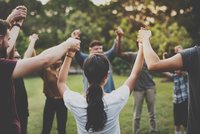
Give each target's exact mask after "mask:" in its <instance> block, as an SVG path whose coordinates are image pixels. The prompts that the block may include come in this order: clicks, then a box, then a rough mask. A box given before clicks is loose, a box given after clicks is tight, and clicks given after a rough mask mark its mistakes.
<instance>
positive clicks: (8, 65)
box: [0, 59, 17, 77]
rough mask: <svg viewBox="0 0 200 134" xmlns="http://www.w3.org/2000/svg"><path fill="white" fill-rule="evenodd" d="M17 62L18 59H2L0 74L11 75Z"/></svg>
mask: <svg viewBox="0 0 200 134" xmlns="http://www.w3.org/2000/svg"><path fill="white" fill-rule="evenodd" d="M16 64H17V61H13V60H6V59H3V60H0V74H1V75H2V76H8V77H11V76H12V73H13V71H14V69H15V66H16Z"/></svg>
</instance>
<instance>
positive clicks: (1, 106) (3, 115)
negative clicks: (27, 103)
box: [0, 59, 20, 133]
mask: <svg viewBox="0 0 200 134" xmlns="http://www.w3.org/2000/svg"><path fill="white" fill-rule="evenodd" d="M15 66H16V61H12V60H6V59H0V85H1V86H0V133H1V132H2V131H1V130H2V129H5V128H6V127H7V126H10V125H11V124H13V125H16V126H17V127H20V123H19V119H18V116H17V112H16V104H15V89H14V86H13V80H12V72H13V70H14V68H15ZM4 133H5V132H4Z"/></svg>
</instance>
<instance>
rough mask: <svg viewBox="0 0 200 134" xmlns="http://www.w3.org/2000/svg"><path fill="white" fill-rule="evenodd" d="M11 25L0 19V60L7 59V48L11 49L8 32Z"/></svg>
mask: <svg viewBox="0 0 200 134" xmlns="http://www.w3.org/2000/svg"><path fill="white" fill-rule="evenodd" d="M8 28H9V24H8V23H7V22H6V21H5V20H1V19H0V58H6V57H7V48H8V47H9V43H8V41H9V39H10V37H9V36H10V35H9V32H8Z"/></svg>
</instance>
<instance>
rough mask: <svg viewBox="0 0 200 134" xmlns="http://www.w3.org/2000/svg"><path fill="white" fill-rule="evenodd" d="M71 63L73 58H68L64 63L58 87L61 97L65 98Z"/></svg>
mask: <svg viewBox="0 0 200 134" xmlns="http://www.w3.org/2000/svg"><path fill="white" fill-rule="evenodd" d="M71 61H72V58H71V57H68V56H66V57H65V60H64V63H63V65H62V67H61V70H60V72H59V77H58V81H57V85H58V89H59V92H60V95H61V96H63V94H64V91H65V90H66V89H67V85H66V80H67V77H68V73H69V69H70V65H71Z"/></svg>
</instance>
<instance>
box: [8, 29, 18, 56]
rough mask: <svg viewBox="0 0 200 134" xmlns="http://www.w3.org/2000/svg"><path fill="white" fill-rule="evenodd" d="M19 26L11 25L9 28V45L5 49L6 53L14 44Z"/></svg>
mask: <svg viewBox="0 0 200 134" xmlns="http://www.w3.org/2000/svg"><path fill="white" fill-rule="evenodd" d="M19 31H20V28H19V27H18V26H13V27H12V29H11V30H10V41H9V47H8V49H7V54H9V53H10V52H11V50H12V48H13V47H14V45H15V42H16V40H17V37H18V35H19Z"/></svg>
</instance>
